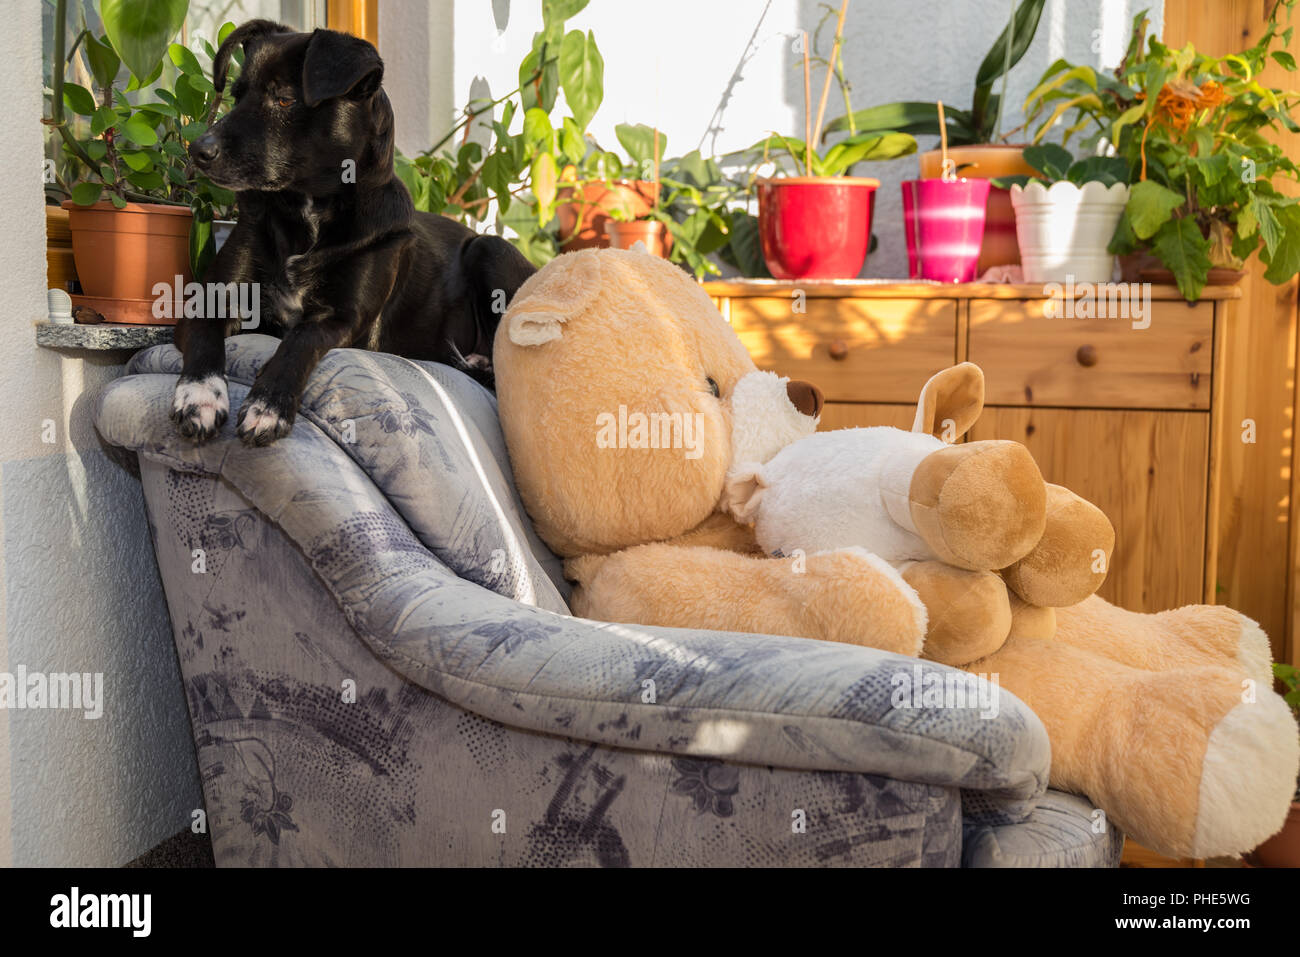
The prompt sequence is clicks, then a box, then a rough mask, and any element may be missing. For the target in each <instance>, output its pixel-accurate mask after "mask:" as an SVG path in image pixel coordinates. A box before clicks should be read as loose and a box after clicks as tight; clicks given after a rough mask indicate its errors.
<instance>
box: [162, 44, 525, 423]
mask: <svg viewBox="0 0 1300 957" xmlns="http://www.w3.org/2000/svg"><path fill="white" fill-rule="evenodd" d="M237 43H242V44H243V46H244V53H245V62H244V69H243V71H242V73H241V75H240V77H239V80H238V81H237V82H236V84H235V86H234V90H233V92H234V94H235V98H236V102H235V105H234V106H233V107H232V109H231V111H230V112H229V113H228V114H227V115H226V116H225V117H223V118H222V120H221V121H220V122H218V123H217V124H215V125H214V126H213V128H212V129H211V130H209V131H208V133H206V134H205V135H204V136H202V137H200V138H199V139H197V140H195V142H194V143H193V144H191V147H190V151H191V155H192V156H193V158H194V162H195V165H196V166H198V167H199V168H201V169H203V170H204V172H205V173H207V175H208V176H209V177H210V178H211V179H212V180H213V182H216V183H219V184H221V185H224V186H227V187H229V188H231V189H233V190H235V191H236V194H237V196H238V203H239V222H238V224H237V225H236V226H235V228H234V230H233V231H232V232H231V235H230V237H229V238H228V239H227V241H226V243H225V244H224V245H223V246H222V248H221V251H220V252H219V253H218V254H217V257H216V259H215V260H214V261H213V264H212V266H211V267H210V269H209V270H208V274H207V275H206V276H205V277H204V278H205V280H206V281H207V282H208V283H209V284H211V283H221V284H223V285H225V284H229V283H257V284H258V286H259V296H258V301H259V303H260V306H261V310H260V315H259V316H258V317H257V324H256V327H255V328H256V330H257V331H259V332H265V333H269V334H271V335H276V336H280V337H281V338H282V340H283V341H282V342H281V344H280V347H279V348H278V349H277V350H276V352H275V355H274V356H273V357H272V358H271V360H270V361H269V362H268V363H267V364H266V366H265V367H264V368H263V369H262V371H261V373H260V374H259V375H258V378H257V381H256V382H255V383H254V385H253V388H252V389H251V390H250V392H249V394H248V398H247V399H246V400H245V403H244V406H243V407H242V408H241V409H240V413H239V420H238V428H237V431H238V433H239V436H240V438H241V439H242V440H243V441H245V442H247V443H249V444H256V445H265V444H267V443H269V442H273V441H275V440H276V439H278V438H280V437H282V436H284V435H286V434H287V433H288V432H289V430H290V429H291V427H292V425H293V418H294V415H295V413H296V411H297V408H298V402H299V400H300V398H301V396H302V391H303V389H304V388H305V386H306V383H307V379H308V377H309V376H310V374H311V371H312V369H314V368H315V366H316V363H317V362H319V361H320V359H321V357H322V356H324V354H325V353H326V352H328V351H329V350H330V349H333V348H337V347H342V346H356V347H361V348H367V349H376V350H382V351H385V352H393V353H396V354H398V355H402V356H406V357H408V358H413V359H432V360H436V361H439V362H445V363H448V364H450V365H456V366H458V367H460V368H462V369H464V370H466V371H467V372H469V373H470V374H471V375H474V376H475V378H478V379H479V380H480V381H482V382H485V383H487V384H490V383H491V372H490V360H489V357H490V355H491V346H492V337H493V334H494V332H495V330H496V324H497V322H498V320H499V319H500V314H501V313H502V312H504V310H505V305H506V303H508V302H509V300H510V298H511V297H512V296H513V295H514V293H515V290H517V289H518V288H519V286H520V285H521V284H522V283H523V281H524V280H525V279H527V278H528V276H530V275H531V274H532V273H533V271H534V270H533V267H532V265H531V264H529V263H528V261H527V260H525V259H524V258H523V256H522V255H520V254H519V252H518V251H516V250H515V248H514V247H513V246H511V245H510V244H509V243H508V242H506V241H505V240H503V239H500V238H499V237H495V236H482V235H479V234H477V233H475V232H474V231H473V230H471V229H468V228H467V227H465V226H462V225H460V224H459V223H456V222H453V221H452V220H450V219H447V218H445V217H442V216H437V215H433V214H430V213H419V212H416V211H415V209H414V207H413V206H412V203H411V198H410V194H409V193H408V192H407V190H406V187H405V186H404V185H403V184H402V182H401V181H400V180H399V179H397V177H396V175H395V173H394V171H393V115H392V109H391V107H390V106H389V104H388V98H387V96H386V95H385V94H384V92H383V90H382V89H381V88H380V81H381V79H382V75H383V64H382V62H381V61H380V60H379V56H378V54H377V53H376V52H375V50H374V47H372V46H371V45H370V44H368V43H366V42H365V41H363V40H359V39H357V38H355V37H351V36H348V35H346V34H341V33H335V32H333V31H328V30H317V31H316V32H315V33H313V34H302V33H292V32H289V31H288V28H286V27H282V26H280V25H278V24H274V23H271V22H269V21H264V20H263V21H258V20H255V21H252V22H250V23H246V24H244V25H243V26H241V27H239V28H238V29H237V30H235V31H234V33H232V34H231V35H230V37H228V38H227V39H226V41H225V42H224V43H223V44H222V46H221V49H220V50H219V51H218V53H217V58H216V61H215V63H214V66H213V73H214V76H213V79H214V82H215V84H216V86H217V88H218V89H221V88H222V87H223V86H224V80H225V73H226V67H227V66H228V64H229V58H230V55H231V53H232V51H233V46H234V45H235V44H237ZM240 324H241V320H240V317H239V316H232V317H227V318H224V319H223V318H218V317H212V316H204V317H202V318H187V319H182V320H181V321H180V322H179V323H178V326H177V330H176V340H177V345H178V346H179V347H180V349H181V351H182V353H183V354H184V365H183V369H182V373H181V377H180V380H179V381H178V382H177V385H176V399H175V403H174V406H173V410H172V416H173V418H174V419H175V420H176V422H177V424H178V426H179V427H180V430H181V432H182V433H183V434H185V435H187V436H190V437H192V438H196V439H198V440H200V441H201V440H203V439H206V438H209V437H211V436H212V435H214V434H216V432H217V431H218V430H219V429H220V428H221V426H222V424H223V423H224V422H225V420H226V417H227V415H228V411H229V399H228V394H227V391H226V383H225V377H224V372H225V347H224V339H225V337H226V336H227V335H229V334H231V333H232V332H234V331H235V330H236V329H238V328H239V327H240Z"/></svg>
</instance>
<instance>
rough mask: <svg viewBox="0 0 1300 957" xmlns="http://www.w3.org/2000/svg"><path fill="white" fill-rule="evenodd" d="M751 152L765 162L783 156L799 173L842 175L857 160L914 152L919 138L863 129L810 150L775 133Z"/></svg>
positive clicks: (884, 158) (865, 160)
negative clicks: (864, 130) (804, 170)
mask: <svg viewBox="0 0 1300 957" xmlns="http://www.w3.org/2000/svg"><path fill="white" fill-rule="evenodd" d="M750 151H751V153H757V154H761V159H762V161H763V162H766V161H768V160H774V161H775V162H777V164H778V165H781V162H780V159H781V158H782V157H784V158H786V159H788V160H790V161H792V162H793V163H794V169H795V171H796V172H797V171H798V170H800V169H806V170H807V171H808V172H809V174H810V175H812V176H842V175H843V174H844V173H847V172H848V171H849V168H850V167H852V166H853V165H854V164H855V163H862V162H868V161H871V160H890V159H897V158H898V157H900V156H906V155H908V154H909V153H915V152H916V139H915V138H914V137H913V136H912V135H911V134H909V133H895V132H861V133H856V134H854V135H853V136H849V137H847V138H845V139H843V140H840V141H839V142H838V143H835V144H834V145H832V146H829V147H827V148H826V149H825V150H823V151H820V152H819V151H818V150H817V149H816V148H813V149H812V150H809V149H808V145H807V144H806V143H805V142H804V141H803V140H799V139H795V138H793V137H788V136H782V135H781V134H779V133H773V134H772V135H771V136H769V137H767V138H766V139H763V140H759V142H757V143H756V144H754V145H753V146H752V147H750Z"/></svg>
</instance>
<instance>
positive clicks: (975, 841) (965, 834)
mask: <svg viewBox="0 0 1300 957" xmlns="http://www.w3.org/2000/svg"><path fill="white" fill-rule="evenodd" d="M972 800H976V801H978V800H979V796H978V795H977V794H975V793H973V792H970V791H967V792H964V793H963V795H962V804H963V811H964V812H965V813H964V817H963V826H962V855H961V856H962V867H1117V866H1118V865H1119V857H1120V852H1121V851H1122V849H1123V846H1124V834H1123V833H1122V832H1121V831H1119V830H1118V829H1117V828H1115V827H1112V826H1111V825H1110V824H1109V822H1107V821H1106V820H1105V818H1103V817H1099V815H1100V814H1101V812H1100V811H1098V810H1097V809H1096V808H1094V807H1093V806H1092V803H1091V802H1090V801H1088V799H1087V798H1082V797H1079V796H1078V795H1074V794H1065V793H1063V792H1061V791H1052V790H1049V791H1047V792H1046V793H1045V794H1043V795H1042V797H1040V798H1038V800H1037V803H1036V805H1035V807H1034V809H1033V810H1032V811H1031V812H1030V813H1029V817H1028V818H1026V819H1025V820H1023V821H1017V822H1015V823H1003V824H981V823H979V822H978V820H977V819H975V818H973V817H972V816H971V813H970V807H969V805H970V803H971V801H972Z"/></svg>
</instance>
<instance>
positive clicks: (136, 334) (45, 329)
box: [33, 319, 176, 352]
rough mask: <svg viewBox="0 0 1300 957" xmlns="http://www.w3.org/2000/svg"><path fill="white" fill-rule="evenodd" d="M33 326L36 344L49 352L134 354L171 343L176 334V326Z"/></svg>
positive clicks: (43, 323) (46, 323) (45, 323)
mask: <svg viewBox="0 0 1300 957" xmlns="http://www.w3.org/2000/svg"><path fill="white" fill-rule="evenodd" d="M33 325H35V327H36V344H37V345H38V346H44V347H46V348H48V349H91V350H94V351H97V352H107V351H113V350H124V349H125V350H132V351H133V350H136V349H144V348H146V347H147V346H154V345H158V344H159V343H160V342H171V341H172V339H173V337H174V336H175V334H176V327H175V326H141V325H128V324H126V323H115V322H101V323H97V324H95V325H79V324H76V323H71V324H68V323H61V322H50V321H49V320H48V319H41V320H38V321H37V322H35V323H33Z"/></svg>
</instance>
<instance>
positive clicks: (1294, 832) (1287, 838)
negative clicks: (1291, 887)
mask: <svg viewBox="0 0 1300 957" xmlns="http://www.w3.org/2000/svg"><path fill="white" fill-rule="evenodd" d="M1273 674H1274V675H1275V676H1276V677H1277V679H1278V681H1280V682H1282V684H1283V685H1284V686H1285V687H1286V691H1285V693H1284V695H1283V697H1284V699H1285V700H1286V703H1287V704H1289V705H1290V706H1291V714H1292V715H1293V716H1294V717H1295V719H1296V721H1297V723H1300V668H1297V667H1296V666H1295V665H1288V664H1284V663H1282V662H1275V663H1274V665H1273ZM1248 859H1249V861H1250V863H1251V864H1252V865H1254V866H1256V867H1300V778H1298V779H1297V780H1296V791H1295V798H1294V800H1292V802H1291V811H1290V813H1288V814H1287V818H1286V823H1285V824H1283V825H1282V830H1280V831H1278V832H1277V833H1276V834H1274V835H1273V836H1272V837H1270V838H1269V839H1268V840H1267V841H1265V842H1264V843H1263V844H1261V845H1260V846H1259V847H1257V848H1255V850H1254V851H1252V852H1251V853H1250V855H1249V857H1248Z"/></svg>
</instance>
